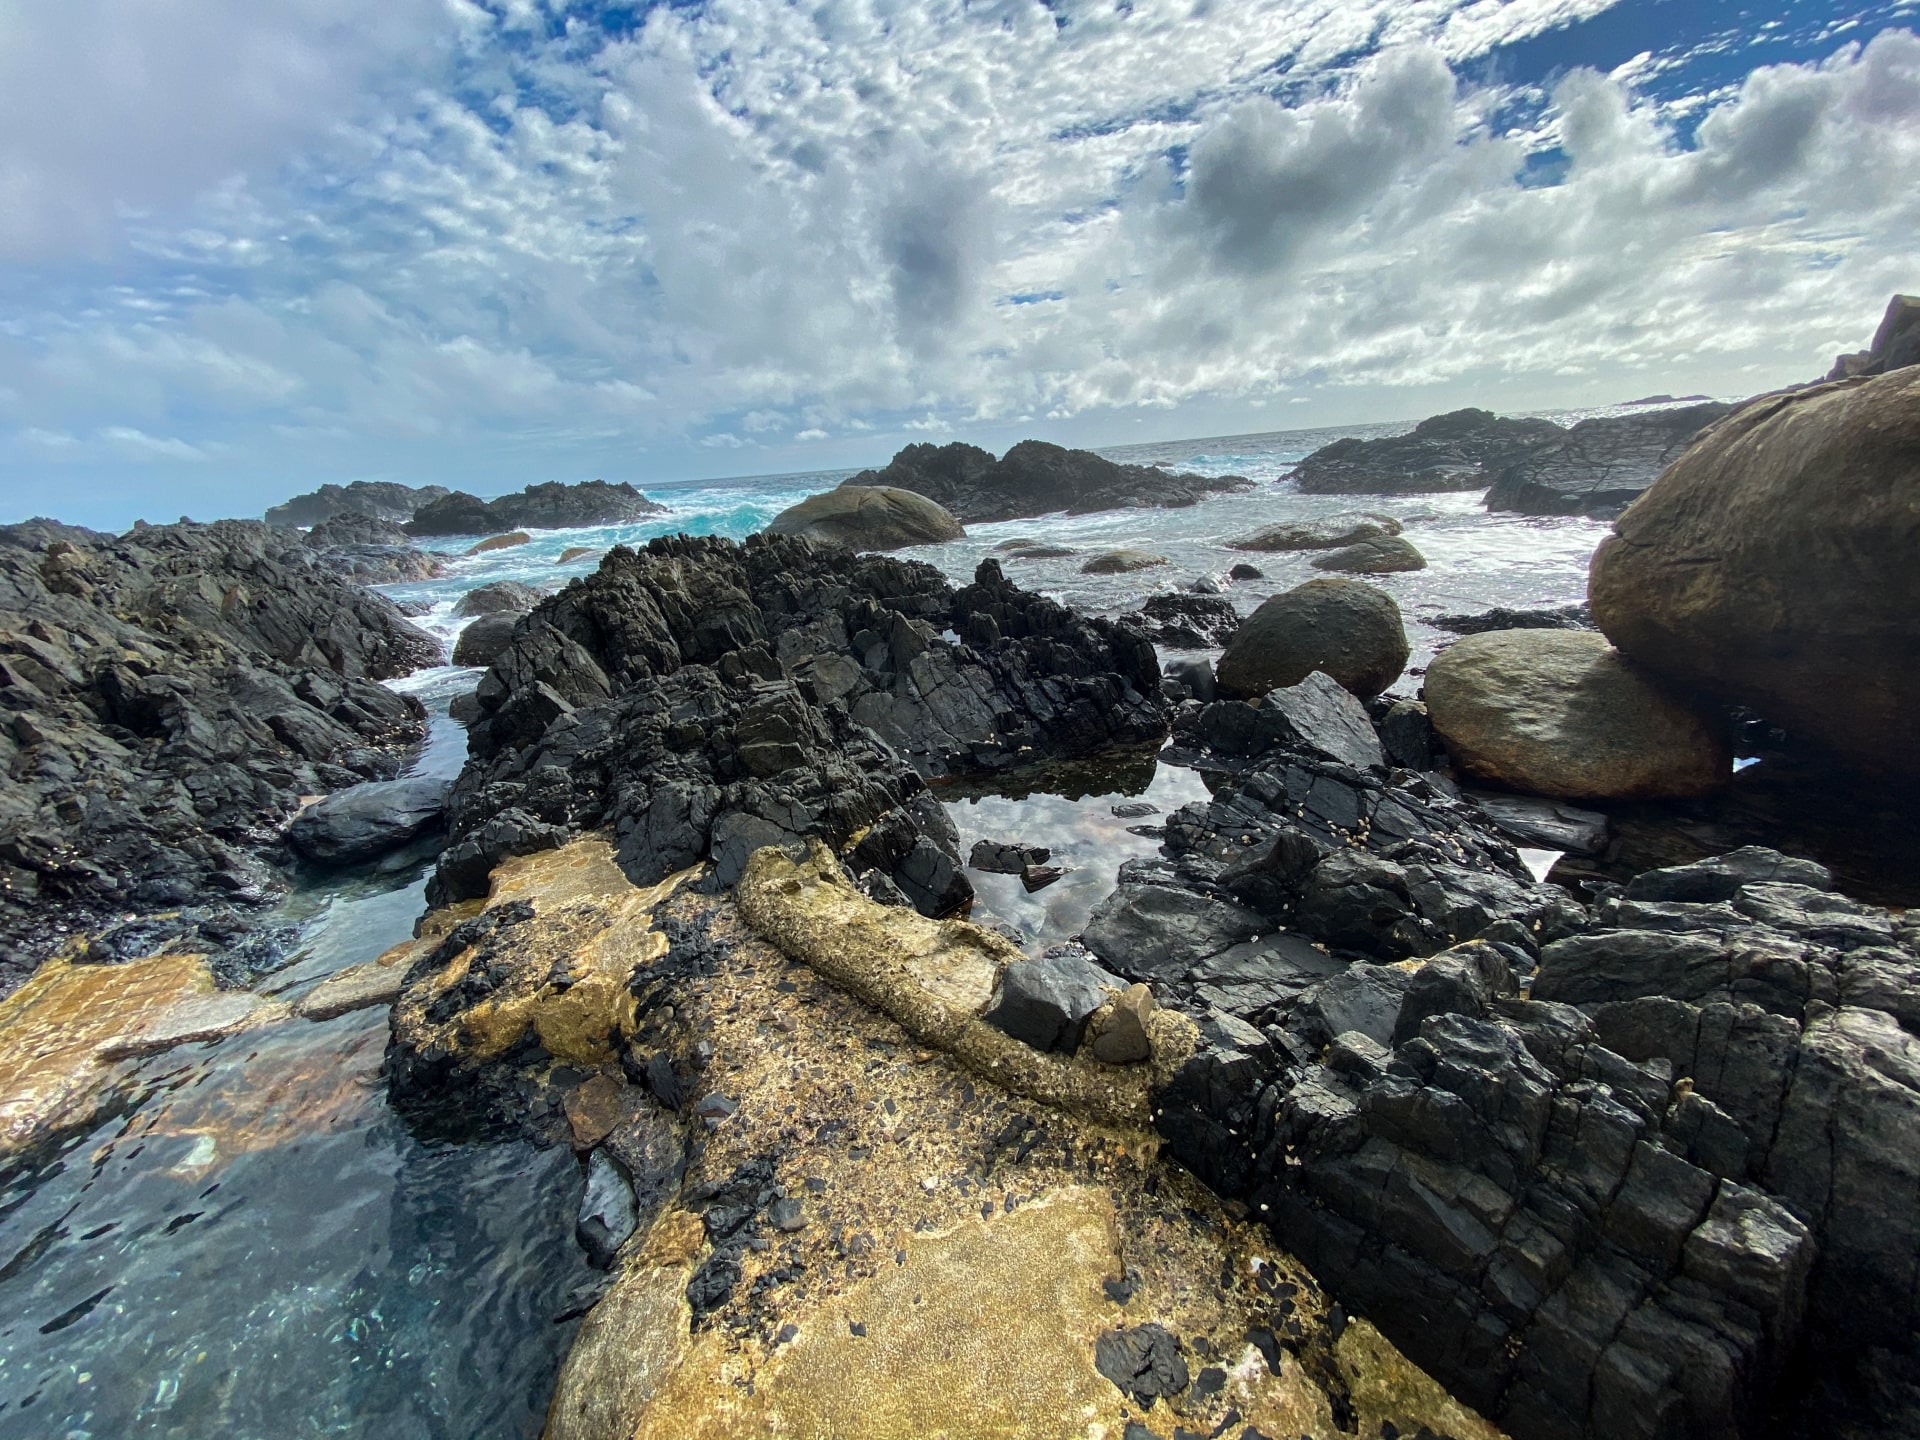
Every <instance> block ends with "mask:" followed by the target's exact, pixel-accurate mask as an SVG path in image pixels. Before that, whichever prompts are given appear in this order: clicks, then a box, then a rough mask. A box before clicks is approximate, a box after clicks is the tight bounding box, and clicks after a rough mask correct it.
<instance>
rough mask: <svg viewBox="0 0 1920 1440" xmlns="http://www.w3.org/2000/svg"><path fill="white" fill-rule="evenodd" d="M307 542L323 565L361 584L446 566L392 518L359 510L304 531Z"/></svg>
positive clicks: (434, 573)
mask: <svg viewBox="0 0 1920 1440" xmlns="http://www.w3.org/2000/svg"><path fill="white" fill-rule="evenodd" d="M356 483H360V482H356ZM307 544H308V545H309V546H311V547H312V548H313V550H314V553H315V555H316V557H317V558H318V559H319V561H320V563H321V564H322V565H324V566H326V568H327V569H329V570H331V571H333V572H334V573H335V574H336V575H340V576H342V577H344V578H346V579H349V580H353V581H356V582H358V583H359V584H362V585H395V584H399V583H401V582H403V581H408V580H433V579H437V578H438V577H439V576H441V575H443V574H445V573H446V568H447V566H446V561H445V560H444V559H443V558H441V557H440V556H438V555H431V554H428V553H427V552H426V551H424V550H421V549H418V548H416V547H415V546H414V545H413V543H412V541H411V539H410V538H409V537H408V535H407V533H406V531H404V530H402V529H401V528H400V527H399V525H397V524H396V523H394V522H393V521H392V520H390V519H385V518H382V517H381V516H379V515H372V514H366V513H364V512H360V511H353V510H348V511H342V512H341V513H340V514H337V515H335V516H333V517H332V518H330V519H327V520H323V521H321V522H320V523H319V524H317V525H315V526H314V527H313V528H312V529H310V530H308V531H307Z"/></svg>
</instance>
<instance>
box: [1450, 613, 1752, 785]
mask: <svg viewBox="0 0 1920 1440" xmlns="http://www.w3.org/2000/svg"><path fill="white" fill-rule="evenodd" d="M1426 701H1427V715H1428V718H1429V719H1430V720H1431V721H1432V723H1433V728H1434V730H1435V732H1436V733H1438V735H1439V736H1440V738H1441V739H1442V740H1443V741H1444V742H1445V743H1446V746H1447V751H1448V753H1449V754H1450V755H1451V756H1452V757H1453V763H1454V766H1455V767H1456V768H1457V769H1458V770H1460V771H1461V772H1462V773H1463V774H1466V775H1469V776H1472V777H1473V778H1475V779H1478V780H1485V781H1490V782H1492V783H1493V784H1495V785H1500V786H1504V787H1506V788H1508V789H1513V790H1519V791H1522V792H1524V793H1526V794H1532V795H1549V796H1555V797H1558V798H1561V799H1569V800H1582V799H1584V800H1626V799H1651V798H1659V797H1669V798H1670V797H1680V796H1699V795H1706V794H1710V793H1712V792H1713V791H1715V790H1717V789H1719V788H1720V787H1722V786H1723V785H1725V784H1726V783H1727V780H1728V778H1729V777H1730V775H1731V774H1732V769H1733V754H1732V751H1731V749H1730V748H1729V743H1728V739H1727V733H1726V726H1725V725H1724V723H1722V722H1721V721H1720V720H1719V719H1718V718H1717V717H1715V716H1714V715H1712V714H1711V713H1709V712H1706V711H1703V710H1701V709H1699V708H1698V707H1696V706H1695V705H1693V704H1692V703H1690V702H1689V701H1687V700H1685V699H1683V698H1681V697H1680V696H1678V695H1676V694H1675V693H1674V692H1672V691H1671V690H1670V689H1668V688H1667V687H1666V686H1664V685H1663V684H1661V683H1660V681H1659V680H1657V679H1656V678H1654V677H1653V676H1650V675H1648V674H1647V673H1646V672H1644V671H1642V670H1640V669H1639V668H1638V667H1636V666H1634V665H1633V664H1632V663H1631V662H1629V661H1628V660H1627V659H1626V658H1625V657H1623V656H1622V655H1621V654H1620V652H1619V651H1617V650H1615V649H1614V648H1613V647H1612V646H1610V645H1608V644H1607V642H1606V639H1605V637H1604V636H1600V635H1595V634H1592V633H1590V632H1587V631H1567V630H1492V631H1488V632H1486V633H1484V634H1480V635H1469V636H1468V637H1466V638H1465V639H1464V640H1461V641H1460V642H1459V643H1457V644H1455V645H1453V646H1450V647H1449V648H1448V649H1446V650H1443V651H1442V652H1441V653H1440V654H1439V655H1438V656H1437V657H1435V659H1434V662H1433V664H1432V665H1431V666H1430V667H1429V668H1428V670H1427V679H1426Z"/></svg>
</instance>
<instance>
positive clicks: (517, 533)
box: [466, 530, 533, 555]
mask: <svg viewBox="0 0 1920 1440" xmlns="http://www.w3.org/2000/svg"><path fill="white" fill-rule="evenodd" d="M532 541H533V537H532V536H531V535H529V534H527V532H526V531H524V530H514V531H511V532H510V533H508V534H505V535H489V536H488V537H487V538H486V539H484V540H482V541H481V542H480V543H479V544H478V545H473V546H469V547H468V549H467V552H466V553H467V554H468V555H486V554H489V553H491V552H492V551H495V550H511V549H513V548H514V547H515V546H516V545H527V544H531V543H532Z"/></svg>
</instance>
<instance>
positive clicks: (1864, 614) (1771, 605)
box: [1587, 366, 1920, 781]
mask: <svg viewBox="0 0 1920 1440" xmlns="http://www.w3.org/2000/svg"><path fill="white" fill-rule="evenodd" d="M1613 532H1614V533H1613V534H1612V535H1609V536H1608V537H1607V538H1606V539H1605V540H1603V541H1601V543H1600V548H1599V549H1598V550H1596V551H1595V552H1594V556H1593V565H1592V569H1591V570H1590V571H1589V574H1588V581H1587V595H1588V600H1589V602H1590V603H1591V605H1592V607H1593V618H1594V620H1595V621H1596V622H1597V623H1598V624H1599V626H1600V628H1601V629H1602V630H1604V631H1605V632H1606V634H1607V637H1608V638H1609V639H1610V640H1612V641H1613V643H1614V644H1615V645H1617V646H1619V647H1620V649H1621V651H1622V652H1624V653H1625V654H1626V655H1628V656H1630V657H1631V658H1632V659H1633V660H1634V661H1636V662H1637V663H1638V664H1641V665H1643V666H1645V667H1646V668H1648V669H1649V670H1652V671H1655V672H1657V673H1659V674H1661V675H1665V676H1668V677H1670V678H1671V679H1672V680H1673V681H1674V682H1675V683H1676V684H1679V685H1684V686H1686V687H1688V688H1690V689H1696V690H1699V691H1702V692H1705V693H1706V694H1709V695H1712V696H1714V697H1715V698H1716V699H1720V700H1725V701H1731V702H1735V703H1738V704H1742V705H1747V706H1750V707H1752V708H1753V709H1754V710H1756V711H1758V712H1759V713H1760V714H1761V715H1764V716H1765V717H1766V718H1767V719H1768V720H1770V721H1772V722H1773V723H1774V724H1776V725H1779V726H1782V727H1784V728H1785V729H1786V730H1787V731H1788V733H1790V734H1792V735H1794V736H1796V737H1798V738H1800V739H1803V740H1809V741H1813V742H1815V743H1817V744H1819V745H1821V746H1824V747H1825V748H1826V749H1828V750H1830V751H1832V752H1834V753H1836V754H1838V755H1839V756H1841V757H1843V758H1845V759H1846V760H1848V761H1851V762H1852V763H1853V764H1854V765H1855V766H1857V767H1859V768H1861V769H1863V770H1867V771H1875V772H1882V773H1887V774H1891V775H1894V776H1897V777H1901V778H1904V779H1906V780H1908V781H1912V780H1916V779H1920V666H1917V665H1915V663H1914V660H1915V657H1916V655H1920V628H1916V627H1917V625H1920V622H1916V620H1915V617H1916V616H1920V366H1909V367H1907V368H1905V369H1900V370H1895V371H1892V372H1890V373H1889V374H1886V375H1880V376H1875V377H1873V378H1870V379H1856V380H1842V381H1838V382H1836V383H1832V384H1826V385H1814V386H1810V387H1808V388H1806V389H1804V390H1796V391H1791V392H1789V393H1786V394H1781V395H1772V396H1766V397H1763V398H1761V399H1759V400H1756V401H1754V402H1753V403H1752V404H1750V405H1748V406H1746V407H1745V408H1744V409H1741V410H1738V411H1736V412H1735V413H1734V414H1732V415H1730V416H1728V417H1727V418H1726V419H1725V420H1722V421H1721V422H1720V423H1719V424H1718V425H1716V426H1714V427H1713V429H1711V430H1709V431H1708V432H1707V433H1706V434H1704V435H1703V436H1701V437H1700V439H1698V440H1697V441H1695V442H1694V444H1693V445H1692V446H1691V447H1690V448H1689V449H1688V450H1687V452H1686V453H1685V454H1684V455H1682V456H1681V457H1680V458H1679V459H1678V460H1676V461H1675V462H1674V463H1673V464H1672V465H1671V466H1670V467H1668V469H1667V470H1666V472H1665V473H1664V474H1662V475H1661V477H1660V478H1659V479H1658V480H1656V481H1654V483H1653V484H1652V486H1650V487H1649V488H1648V490H1647V492H1646V493H1645V494H1644V495H1642V496H1641V497H1640V498H1639V499H1638V500H1637V501H1635V502H1634V504H1633V506H1632V508H1631V509H1629V510H1628V511H1627V512H1626V513H1625V514H1623V515H1622V516H1621V517H1620V518H1619V519H1618V520H1617V521H1615V522H1614V527H1613Z"/></svg>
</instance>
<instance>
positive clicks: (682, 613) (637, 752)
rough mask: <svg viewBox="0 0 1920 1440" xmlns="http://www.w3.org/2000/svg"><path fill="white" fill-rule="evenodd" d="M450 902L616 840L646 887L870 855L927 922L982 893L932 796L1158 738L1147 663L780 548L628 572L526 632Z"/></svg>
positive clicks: (1134, 649) (570, 597) (902, 577)
mask: <svg viewBox="0 0 1920 1440" xmlns="http://www.w3.org/2000/svg"><path fill="white" fill-rule="evenodd" d="M477 698H478V703H479V706H480V708H481V712H482V713H481V715H480V718H478V719H476V720H475V721H474V722H473V724H472V725H471V726H470V728H469V731H468V734H469V747H470V752H471V755H472V760H471V763H470V764H469V765H468V767H467V769H466V771H465V772H464V773H463V774H462V776H461V778H460V780H459V782H458V784H457V785H456V786H455V789H454V793H453V798H452V801H451V807H450V808H451V815H452V832H451V833H452V842H451V844H450V847H449V849H448V850H447V852H446V853H445V855H444V856H443V858H442V862H441V866H440V871H439V874H438V876H437V878H436V880H435V888H434V894H435V896H436V897H437V898H438V899H440V900H443V901H447V900H455V899H460V898H464V897H467V896H471V895H476V894H479V893H480V892H481V889H482V888H483V887H484V885H485V881H486V876H487V873H488V871H490V870H491V869H492V868H493V866H494V865H495V864H496V863H497V862H498V861H499V860H500V859H502V858H503V857H505V856H508V855H514V854H527V853H531V852H532V851H534V850H538V849H541V848H545V847H548V846H551V845H554V844H558V843H560V842H561V841H562V840H563V839H565V838H566V837H567V836H570V835H573V834H578V833H580V832H582V831H585V830H590V829H595V828H599V827H602V826H605V827H607V828H609V829H610V830H611V831H612V833H613V834H614V836H615V837H616V841H617V846H618V856H619V861H620V864H621V866H622V868H623V869H625V870H626V872H627V873H628V875H629V876H631V877H632V878H633V879H634V880H635V881H636V882H639V883H643V884H645V883H652V882H653V881H656V880H659V879H661V878H662V877H664V876H665V875H667V874H670V873H672V872H673V871H675V870H678V869H680V868H682V867H684V866H686V865H689V864H691V863H693V862H694V861H696V860H701V859H709V858H710V859H712V860H713V861H714V863H715V877H714V878H715V881H716V883H718V884H720V885H731V884H732V883H733V882H734V881H735V880H736V879H737V878H738V877H739V875H740V873H741V870H742V869H743V867H744V866H745V864H746V860H747V857H748V856H749V855H751V854H752V852H753V851H754V850H756V849H759V848H760V847H761V846H765V845H779V844H791V843H793V842H795V841H797V840H802V839H807V838H819V839H823V840H826V841H828V842H829V843H831V844H834V845H839V844H842V843H844V842H846V841H848V840H850V839H852V838H853V837H854V836H855V835H856V834H857V833H859V832H863V831H864V832H866V833H865V838H863V839H862V840H861V842H860V847H859V850H858V852H857V853H856V857H855V860H856V865H857V866H858V868H860V869H861V870H863V871H871V872H877V873H879V874H881V875H883V876H884V877H886V879H887V880H888V882H889V883H890V885H891V886H892V887H894V888H895V889H897V891H898V892H899V893H901V894H903V895H904V896H905V897H906V898H907V899H908V900H910V901H911V902H912V903H913V904H914V905H916V906H917V907H918V908H919V909H921V910H922V911H923V912H924V913H926V914H930V915H939V914H945V913H949V912H951V911H953V910H955V909H958V908H960V907H961V906H963V905H964V904H965V903H966V902H967V901H968V900H969V899H970V898H971V895H972V888H971V886H970V885H969V884H968V883H967V881H966V878H965V874H964V866H963V864H962V862H961V857H960V856H959V854H958V836H957V834H956V833H955V832H954V831H953V828H952V825H951V823H950V822H948V821H947V819H946V816H945V814H944V812H943V811H942V809H941V807H940V806H939V805H938V804H937V803H935V802H934V801H933V800H932V799H931V798H930V797H928V796H926V795H925V793H924V792H925V782H926V781H927V780H929V779H935V778H943V777H951V776H966V775H973V774H982V773H992V772H994V771H998V770H1006V769H1012V768H1015V767H1017V766H1020V765H1024V764H1029V763H1034V762H1038V761H1041V760H1046V759H1055V758H1069V757H1076V756H1081V755H1086V754H1091V753H1094V752H1097V751H1099V750H1101V749H1104V748H1106V747H1109V746H1112V745H1115V744H1127V743H1139V742H1142V741H1151V740H1154V739H1156V738H1158V736H1160V735H1161V734H1163V733H1164V728H1165V719H1164V708H1163V707H1164V702H1163V701H1162V700H1161V698H1160V694H1159V677H1158V674H1157V673H1156V667H1155V661H1154V655H1153V649H1152V646H1151V645H1150V644H1149V643H1148V642H1147V641H1146V639H1145V638H1144V637H1143V636H1141V635H1140V634H1139V633H1138V632H1136V631H1134V630H1131V629H1129V628H1126V627H1124V626H1118V625H1114V624H1111V623H1109V622H1105V621H1098V620H1087V619H1083V618H1081V617H1079V616H1077V615H1074V614H1072V613H1071V612H1069V611H1067V610H1065V609H1063V608H1062V607H1060V606H1059V605H1057V604H1055V603H1054V602H1052V601H1050V600H1047V599H1045V598H1043V597H1040V596H1037V595H1033V594H1030V593H1028V592H1026V591H1023V590H1021V589H1019V588H1018V587H1017V586H1015V585H1012V584H1011V583H1009V582H1008V581H1007V580H1005V579H1004V577H1002V575H1001V573H1000V569H999V566H998V565H997V564H996V563H994V562H991V561H988V562H985V563H983V564H982V565H981V567H980V570H979V573H978V575H977V576H976V578H975V581H974V583H973V584H972V585H969V586H966V587H964V588H962V589H960V590H957V591H956V590H954V589H953V588H952V587H951V586H949V585H948V584H947V583H946V581H945V580H944V579H943V578H942V577H941V575H940V574H939V572H938V571H937V570H935V569H933V568H932V567H931V566H928V565H923V564H915V563H910V562H903V561H898V560H892V559H888V558H886V557H882V556H870V555H853V554H849V553H848V552H846V551H844V550H841V549H838V548H837V547H819V546H815V545H813V544H810V543H809V542H807V541H805V540H800V539H795V538H792V537H784V536H755V537H754V538H752V539H750V540H748V541H747V542H745V543H744V544H734V543H733V542H731V541H726V540H718V539H710V538H709V539H691V538H688V537H684V536H682V537H674V538H670V539H665V540H656V541H653V542H651V543H650V544H649V545H648V546H647V547H646V548H645V549H644V550H640V551H637V552H636V551H631V550H625V549H620V550H616V551H615V552H613V554H611V555H610V556H609V557H608V559H607V560H606V562H605V563H603V565H602V566H601V568H600V570H599V571H598V572H597V573H596V574H594V575H592V576H590V577H588V578H587V579H585V580H582V581H577V582H575V583H574V584H573V585H571V586H570V587H568V589H567V590H566V591H564V592H562V593H561V594H560V595H557V596H555V597H553V598H552V599H550V600H548V601H546V602H544V603H543V604H542V605H540V606H539V607H538V608H536V609H535V610H534V611H533V613H532V614H531V615H530V616H529V617H527V618H526V619H525V620H523V621H522V622H520V623H519V625H518V626H517V627H516V629H515V632H514V635H513V637H512V639H511V641H510V642H509V644H508V646H507V648H506V649H505V651H504V652H503V653H502V654H501V655H500V656H499V657H498V658H497V659H496V660H495V662H494V664H493V667H492V669H491V670H490V671H489V673H488V674H487V676H486V677H485V678H484V679H483V680H482V681H481V683H480V687H479V690H478V694H477Z"/></svg>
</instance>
